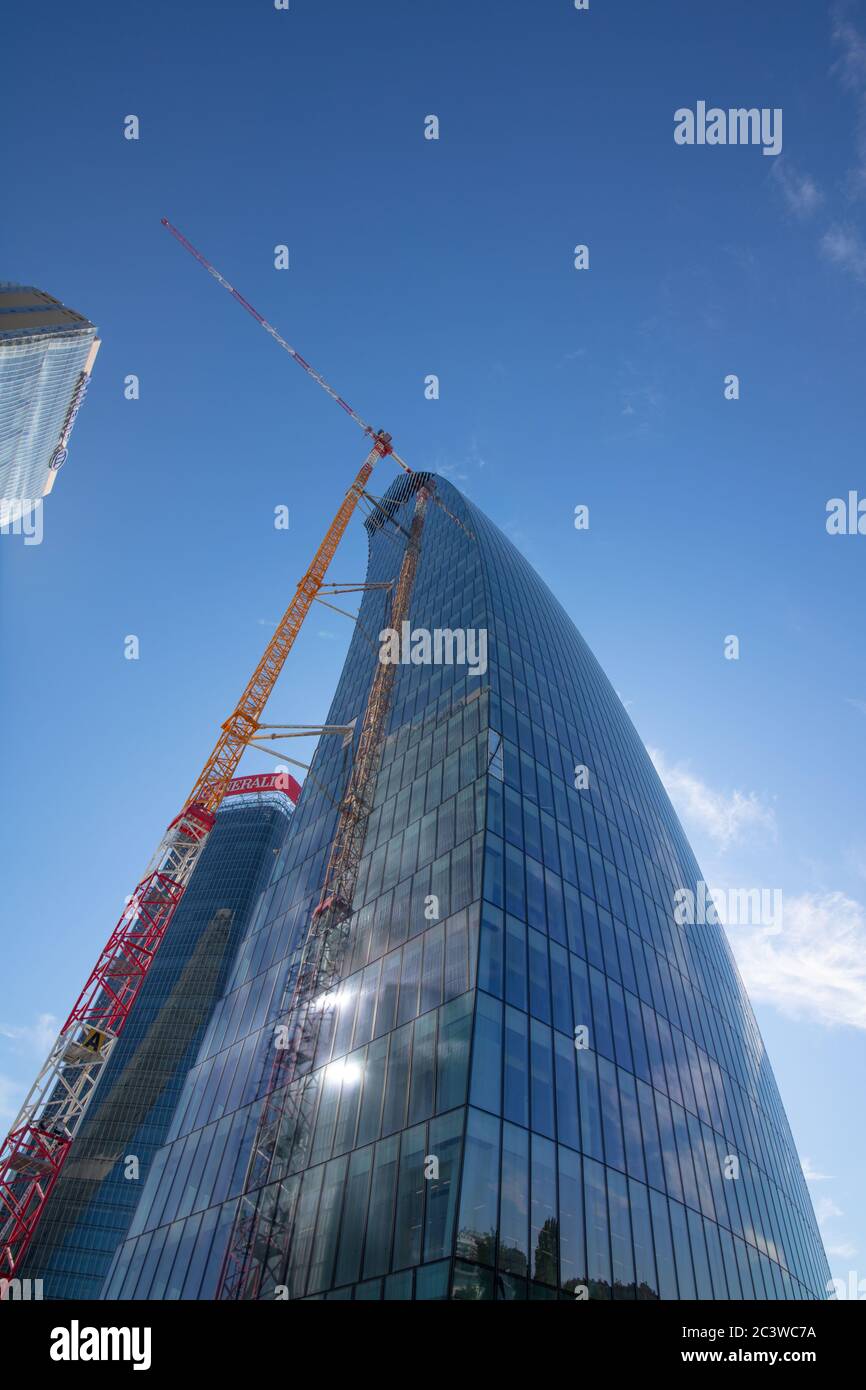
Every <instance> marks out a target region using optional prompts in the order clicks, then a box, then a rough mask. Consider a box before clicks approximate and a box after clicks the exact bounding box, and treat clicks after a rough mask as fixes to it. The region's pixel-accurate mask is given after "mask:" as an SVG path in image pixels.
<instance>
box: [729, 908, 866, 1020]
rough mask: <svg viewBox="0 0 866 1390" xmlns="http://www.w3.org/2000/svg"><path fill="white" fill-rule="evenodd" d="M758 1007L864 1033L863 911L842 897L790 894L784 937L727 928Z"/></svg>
mask: <svg viewBox="0 0 866 1390" xmlns="http://www.w3.org/2000/svg"><path fill="white" fill-rule="evenodd" d="M728 935H729V937H730V942H731V948H732V950H733V952H734V955H735V956H736V959H737V964H738V966H739V968H740V972H741V974H742V976H743V979H744V981H745V984H746V988H747V990H748V992H749V995H750V997H751V998H752V999H753V1000H758V1001H761V1002H763V1003H766V1004H772V1005H773V1006H774V1007H775V1008H777V1009H778V1010H779V1012H780V1013H783V1014H785V1015H787V1016H788V1017H790V1018H798V1019H804V1020H807V1021H809V1022H814V1023H820V1024H822V1025H823V1026H824V1027H830V1028H833V1027H841V1026H847V1027H850V1028H860V1029H866V911H864V908H863V905H862V903H859V902H856V901H855V900H854V899H853V898H849V897H847V896H846V894H844V893H839V892H836V893H821V894H818V893H803V894H800V895H799V896H789V895H785V897H784V899H783V924H782V929H781V931H773V932H770V931H768V930H767V929H766V928H765V927H760V926H758V927H750V926H746V927H736V928H733V929H730V928H729V929H728Z"/></svg>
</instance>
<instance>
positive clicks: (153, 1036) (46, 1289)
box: [23, 779, 292, 1298]
mask: <svg viewBox="0 0 866 1390" xmlns="http://www.w3.org/2000/svg"><path fill="white" fill-rule="evenodd" d="M246 780H247V781H251V780H253V779H246ZM291 812H292V802H291V801H290V800H289V798H288V797H287V796H286V795H285V794H284V793H283V792H279V791H277V792H272V793H267V794H261V793H257V794H253V795H242V796H232V797H230V798H227V799H226V800H225V801H224V802H223V804H222V807H221V808H220V810H219V812H218V814H217V818H216V824H215V826H214V828H213V831H212V832H211V835H210V838H209V840H208V843H207V844H206V846H205V848H204V852H203V854H202V857H201V860H200V862H199V863H198V865H197V866H196V869H195V872H194V874H193V876H192V878H191V880H190V883H189V887H188V888H187V890H186V893H185V894H184V896H183V899H182V900H181V903H180V905H179V907H178V909H177V912H176V913H175V916H174V918H173V920H172V923H171V926H170V928H169V930H168V932H167V934H166V937H165V941H164V942H163V944H162V945H161V947H160V949H159V952H158V954H157V956H156V959H155V960H154V963H153V966H152V967H151V969H150V971H149V972H148V975H147V978H146V980H145V982H144V984H143V985H142V987H141V992H140V994H139V997H138V999H137V1001H136V1004H135V1008H134V1009H133V1011H132V1013H131V1015H130V1018H129V1022H128V1023H127V1025H126V1027H125V1029H124V1031H123V1033H122V1034H121V1036H120V1039H119V1041H118V1043H117V1044H116V1046H115V1049H114V1052H113V1053H112V1055H111V1057H110V1059H109V1061H108V1063H107V1067H106V1074H105V1076H104V1077H103V1078H102V1081H101V1083H100V1086H99V1089H98V1090H97V1092H96V1094H95V1095H94V1098H93V1101H92V1102H91V1105H90V1107H89V1109H88V1112H87V1115H86V1116H85V1119H84V1121H83V1123H82V1126H81V1130H80V1132H79V1134H78V1137H77V1138H76V1141H75V1148H74V1150H73V1152H72V1154H71V1155H70V1157H69V1159H68V1160H67V1162H66V1164H65V1166H64V1168H63V1171H62V1173H61V1176H60V1179H59V1181H58V1184H57V1187H56V1188H55V1190H54V1193H53V1194H52V1197H51V1201H50V1202H49V1203H48V1205H47V1207H46V1208H45V1215H44V1217H43V1219H42V1222H41V1224H40V1226H39V1229H38V1232H37V1234H36V1236H35V1238H34V1240H33V1243H32V1244H31V1246H30V1249H29V1251H28V1253H27V1256H26V1261H25V1265H24V1267H23V1274H24V1276H25V1277H27V1278H31V1279H42V1280H43V1296H44V1297H45V1298H97V1297H98V1296H99V1291H100V1289H101V1287H102V1282H103V1280H104V1278H105V1274H106V1271H107V1270H108V1267H109V1265H110V1264H111V1260H112V1257H113V1255H114V1252H115V1250H116V1249H117V1247H118V1245H119V1244H120V1242H121V1241H122V1239H123V1237H124V1235H125V1234H126V1231H127V1228H128V1226H129V1221H130V1217H131V1215H132V1212H133V1210H134V1208H135V1205H136V1202H137V1200H138V1196H139V1194H140V1192H141V1189H142V1184H143V1183H144V1181H145V1180H146V1178H147V1175H148V1172H149V1171H150V1166H151V1163H152V1160H153V1155H154V1153H155V1152H156V1151H157V1150H158V1149H159V1147H160V1145H161V1144H163V1142H164V1141H165V1137H166V1133H167V1131H168V1126H169V1123H170V1120H171V1116H172V1114H173V1112H174V1107H175V1105H176V1104H177V1099H178V1094H179V1092H180V1089H181V1086H182V1085H183V1081H184V1078H185V1076H186V1073H187V1071H188V1069H189V1066H190V1063H191V1061H192V1060H193V1058H194V1056H195V1051H196V1048H197V1046H198V1043H199V1042H200V1040H201V1037H202V1034H203V1033H204V1030H205V1027H206V1025H207V1022H208V1020H209V1018H210V1016H211V1013H212V1011H213V1008H214V1006H215V1004H216V1003H217V1002H218V1000H219V999H220V997H221V995H222V992H223V989H224V987H225V984H226V980H227V978H228V975H229V972H230V970H231V965H232V960H233V957H234V954H235V952H236V951H237V949H238V946H239V944H240V942H241V941H242V940H243V935H244V931H245V929H246V927H247V925H248V924H249V920H250V916H251V913H252V912H253V911H254V910H255V907H256V904H257V902H258V900H259V898H260V897H261V896H262V894H263V893H264V891H265V889H266V888H267V884H268V882H269V879H270V876H271V873H272V872H273V871H274V868H275V865H276V858H277V855H278V854H279V852H280V850H281V849H282V847H283V845H284V842H285V839H286V834H287V832H288V829H289V826H290V824H291ZM251 1010H252V1016H254V1013H255V1005H251Z"/></svg>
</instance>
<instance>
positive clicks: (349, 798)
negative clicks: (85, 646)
mask: <svg viewBox="0 0 866 1390" xmlns="http://www.w3.org/2000/svg"><path fill="white" fill-rule="evenodd" d="M430 496H431V494H430V492H429V491H428V489H427V488H426V487H423V486H422V487H419V488H418V490H417V492H416V494H415V514H414V516H413V518H412V525H411V528H410V531H409V537H408V541H407V544H406V549H405V551H404V554H403V560H402V564H401V567H400V574H399V577H398V579H397V583H396V586H395V589H394V594H393V598H392V601H391V615H390V618H389V619H388V625H389V626H390V627H392V628H396V629H397V630H399V628H400V624H401V623H402V622H403V620H404V619H406V618H407V617H408V616H409V607H410V603H411V598H412V589H413V586H414V583H415V575H416V572H417V568H418V558H419V555H420V548H421V537H422V532H423V527H424V519H425V515H426V510H427V503H428V501H429V500H430ZM395 675H396V668H395V666H394V664H393V663H390V662H384V663H383V662H378V663H377V665H376V669H375V672H374V675H373V680H372V684H371V687H370V693H369V696H368V699H367V707H366V710H365V712H364V719H363V722H362V725H361V732H360V736H359V739H358V747H357V751H356V753H355V757H354V760H353V764H352V771H351V775H350V777H349V783H348V786H347V789H346V792H345V794H344V796H343V799H342V802H341V804H340V813H339V816H338V818H337V826H336V831H335V834H334V839H333V841H332V844H331V850H330V854H329V856H328V864H327V868H326V870H325V879H324V883H323V885H322V890H321V894H320V898H319V902H318V905H317V906H316V908H315V909H314V911H313V913H312V917H311V921H310V925H309V928H308V931H307V937H306V940H305V942H304V946H303V950H302V953H301V960H300V964H299V966H298V970H297V974H296V976H295V980H294V985H293V987H292V989H291V993H290V995H289V997H288V1001H287V1002H284V1004H283V1006H282V1007H281V1009H280V1016H281V1017H282V1018H284V1019H285V1022H284V1023H283V1024H281V1025H279V1026H280V1027H282V1028H283V1029H284V1030H285V1033H284V1039H285V1046H283V1047H277V1049H276V1051H275V1055H274V1061H273V1064H272V1069H271V1075H270V1079H269V1082H268V1086H267V1090H266V1093H265V1100H264V1104H263V1107H262V1113H261V1116H260V1117H259V1122H258V1125H257V1129H256V1134H255V1139H254V1142H253V1148H252V1151H251V1155H250V1160H249V1163H248V1166H247V1171H246V1175H245V1179H244V1185H243V1188H242V1192H241V1198H240V1201H239V1203H238V1209H237V1213H236V1215H235V1220H234V1224H233V1227H232V1233H231V1237H230V1239H229V1245H228V1249H227V1252H226V1257H225V1260H224V1262H223V1268H222V1272H221V1275H220V1282H219V1287H218V1290H217V1298H222V1299H226V1300H228V1299H240V1298H245V1299H250V1298H256V1297H257V1295H258V1293H259V1290H260V1288H261V1283H262V1279H263V1276H264V1273H265V1269H266V1260H267V1256H268V1251H269V1249H270V1248H271V1243H272V1238H273V1235H274V1226H275V1220H276V1218H275V1215H273V1216H271V1217H270V1218H267V1219H265V1217H264V1213H263V1211H262V1210H261V1209H260V1207H259V1205H258V1195H259V1194H258V1189H259V1188H260V1187H261V1186H262V1184H264V1183H265V1182H266V1181H267V1178H268V1174H269V1172H270V1170H271V1165H272V1162H273V1158H274V1155H275V1153H276V1151H277V1147H278V1144H279V1139H280V1134H281V1130H282V1127H283V1122H284V1116H285V1113H286V1110H287V1106H288V1105H289V1103H290V1102H289V1086H290V1083H291V1082H292V1080H293V1078H294V1077H295V1075H296V1074H297V1073H298V1071H299V1069H300V1068H306V1065H307V1064H308V1063H309V1064H310V1065H312V1061H313V1057H314V1055H315V1047H316V1039H317V1037H318V1033H319V1030H320V1028H321V1026H322V1021H323V1018H324V1016H325V1014H326V1012H327V1010H328V1009H329V1008H333V997H332V991H333V990H334V987H335V985H336V984H337V983H338V981H339V978H340V972H341V967H342V962H343V956H344V948H345V945H346V942H347V939H348V934H349V926H350V922H351V917H352V902H353V899H354V896H355V886H356V883H357V879H358V867H359V864H360V861H361V854H362V851H363V847H364V836H365V834H366V828H367V818H368V816H369V814H370V810H371V805H370V800H369V795H370V790H371V786H372V783H373V780H374V777H375V773H376V769H377V767H378V762H379V757H380V755H381V750H382V739H383V736H384V732H385V725H386V721H387V717H388V712H389V710H390V707H391V696H392V692H393V688H394V679H395ZM290 980H291V976H290ZM305 1089H306V1088H302V1092H303V1091H305ZM306 1104H307V1105H309V1101H307V1102H306ZM292 1119H293V1122H294V1126H295V1129H296V1131H297V1129H298V1128H299V1127H303V1126H307V1127H309V1123H310V1116H309V1114H307V1113H306V1111H305V1099H304V1094H303V1093H302V1094H301V1095H300V1096H299V1097H298V1109H297V1112H296V1113H294V1114H293V1115H292ZM251 1194H254V1195H251ZM276 1246H277V1250H276V1256H275V1258H276V1259H277V1260H279V1259H280V1257H281V1253H282V1252H281V1249H280V1243H279V1238H278V1239H277V1242H276Z"/></svg>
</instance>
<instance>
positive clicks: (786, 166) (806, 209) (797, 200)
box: [771, 159, 824, 220]
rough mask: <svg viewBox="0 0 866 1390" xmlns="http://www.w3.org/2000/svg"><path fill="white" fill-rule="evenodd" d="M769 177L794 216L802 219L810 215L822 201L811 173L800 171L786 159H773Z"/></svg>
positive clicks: (821, 194)
mask: <svg viewBox="0 0 866 1390" xmlns="http://www.w3.org/2000/svg"><path fill="white" fill-rule="evenodd" d="M771 177H772V178H773V179H774V180H775V182H776V184H777V185H778V187H779V190H780V192H781V194H782V197H783V198H784V200H785V203H786V204H787V207H788V211H789V212H791V213H792V214H793V215H794V217H799V218H802V219H803V220H805V219H806V218H807V217H811V216H812V214H813V213H815V212H817V210H818V208H819V207H820V206H821V204H822V203H823V201H824V194H823V193H822V192H821V189H820V188H819V187H818V185H817V183H816V182H815V180H814V179H813V178H812V176H811V174H804V173H801V172H800V170H799V169H796V168H795V167H794V165H793V164H791V163H790V161H788V160H786V159H774V160H773V167H772V171H771Z"/></svg>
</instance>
